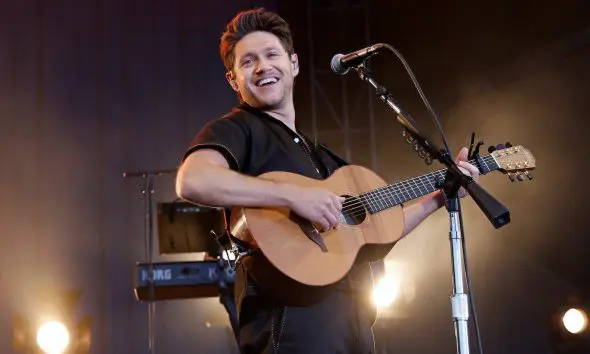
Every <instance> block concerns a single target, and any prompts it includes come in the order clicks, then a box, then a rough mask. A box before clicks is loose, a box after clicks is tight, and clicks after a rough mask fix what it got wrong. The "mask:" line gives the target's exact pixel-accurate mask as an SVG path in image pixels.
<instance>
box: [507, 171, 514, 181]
mask: <svg viewBox="0 0 590 354" xmlns="http://www.w3.org/2000/svg"><path fill="white" fill-rule="evenodd" d="M506 173H507V174H508V178H510V182H514V181H516V178H514V175H513V174H512V173H510V172H506Z"/></svg>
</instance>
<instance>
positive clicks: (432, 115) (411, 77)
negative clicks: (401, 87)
mask: <svg viewBox="0 0 590 354" xmlns="http://www.w3.org/2000/svg"><path fill="white" fill-rule="evenodd" d="M384 46H385V47H386V48H387V49H389V50H390V51H392V52H393V53H394V54H395V55H396V56H397V58H398V59H399V60H400V61H401V62H402V65H403V66H404V68H405V69H406V72H407V73H408V75H409V76H410V79H411V80H412V84H413V85H414V87H415V88H416V91H418V94H419V95H420V98H421V99H422V102H424V105H425V106H426V109H427V110H428V112H429V113H430V117H431V118H432V120H433V121H434V123H435V124H436V126H437V127H438V130H439V131H440V133H441V137H442V140H443V144H444V146H445V149H446V150H447V152H448V153H449V154H452V152H451V149H450V147H449V144H448V142H447V137H446V135H445V132H444V129H443V128H442V125H441V124H440V120H439V119H438V117H437V115H436V113H435V112H434V109H432V106H431V105H430V102H428V99H427V98H426V95H424V92H422V88H421V87H420V84H419V83H418V80H417V79H416V76H415V75H414V73H413V72H412V69H411V68H410V65H409V64H408V63H407V62H406V60H405V59H404V57H403V56H402V55H401V53H399V52H398V51H397V49H395V48H394V47H392V46H391V45H389V44H384ZM457 205H458V211H459V213H458V214H459V226H460V228H461V235H463V237H461V244H462V247H463V255H462V256H463V268H464V270H465V283H466V285H467V293H468V294H469V307H470V308H471V312H472V313H473V322H474V325H475V333H476V337H477V346H478V349H479V353H480V354H483V346H482V343H481V336H480V331H479V323H478V320H477V312H476V311H475V305H474V298H473V293H472V292H471V282H470V280H469V278H470V277H469V266H468V263H467V257H466V254H467V248H466V247H465V246H466V245H465V237H464V235H465V232H464V228H463V213H462V212H461V201H460V199H459V198H457Z"/></svg>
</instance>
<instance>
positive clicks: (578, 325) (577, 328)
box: [561, 308, 588, 334]
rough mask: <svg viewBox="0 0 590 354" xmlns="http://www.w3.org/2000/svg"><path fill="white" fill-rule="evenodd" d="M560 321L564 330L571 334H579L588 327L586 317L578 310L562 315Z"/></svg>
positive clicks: (572, 309) (570, 310) (571, 309)
mask: <svg viewBox="0 0 590 354" xmlns="http://www.w3.org/2000/svg"><path fill="white" fill-rule="evenodd" d="M561 321H562V323H563V326H564V327H565V329H566V330H567V331H568V332H570V333H572V334H578V333H581V332H583V331H585V330H586V327H587V326H588V316H587V315H586V313H585V312H584V311H583V310H581V309H578V308H570V309H569V310H567V311H566V312H565V313H564V314H563V316H562V318H561Z"/></svg>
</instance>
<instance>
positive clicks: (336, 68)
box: [330, 43, 385, 75]
mask: <svg viewBox="0 0 590 354" xmlns="http://www.w3.org/2000/svg"><path fill="white" fill-rule="evenodd" d="M384 47H385V45H383V44H382V43H377V44H374V45H372V46H370V47H366V48H363V49H359V50H357V51H356V52H352V53H349V54H346V55H344V54H336V55H334V56H333V57H332V61H331V62H330V68H332V71H333V72H334V73H336V74H338V75H346V74H347V73H348V70H350V68H353V67H356V66H358V65H360V64H361V63H362V62H364V61H365V60H367V59H369V58H370V57H372V56H373V55H375V54H377V53H379V52H380V51H381V49H383V48H384Z"/></svg>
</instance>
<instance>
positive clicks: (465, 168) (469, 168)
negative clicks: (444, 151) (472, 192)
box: [455, 147, 479, 198]
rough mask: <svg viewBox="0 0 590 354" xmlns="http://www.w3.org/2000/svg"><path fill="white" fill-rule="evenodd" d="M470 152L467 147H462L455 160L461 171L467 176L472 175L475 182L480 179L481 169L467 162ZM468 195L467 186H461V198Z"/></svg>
mask: <svg viewBox="0 0 590 354" xmlns="http://www.w3.org/2000/svg"><path fill="white" fill-rule="evenodd" d="M468 153H469V150H468V149H467V148H466V147H463V148H461V150H460V151H459V154H458V155H457V158H456V159H455V162H456V163H457V166H459V169H460V170H461V172H463V173H464V174H466V175H467V176H471V177H472V178H473V180H474V181H475V183H477V182H478V181H479V169H478V168H477V167H475V166H473V165H472V164H470V163H469V162H467V161H468V160H467V154H468ZM466 195H467V191H466V190H465V188H463V187H461V189H460V190H459V198H463V197H465V196H466Z"/></svg>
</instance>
